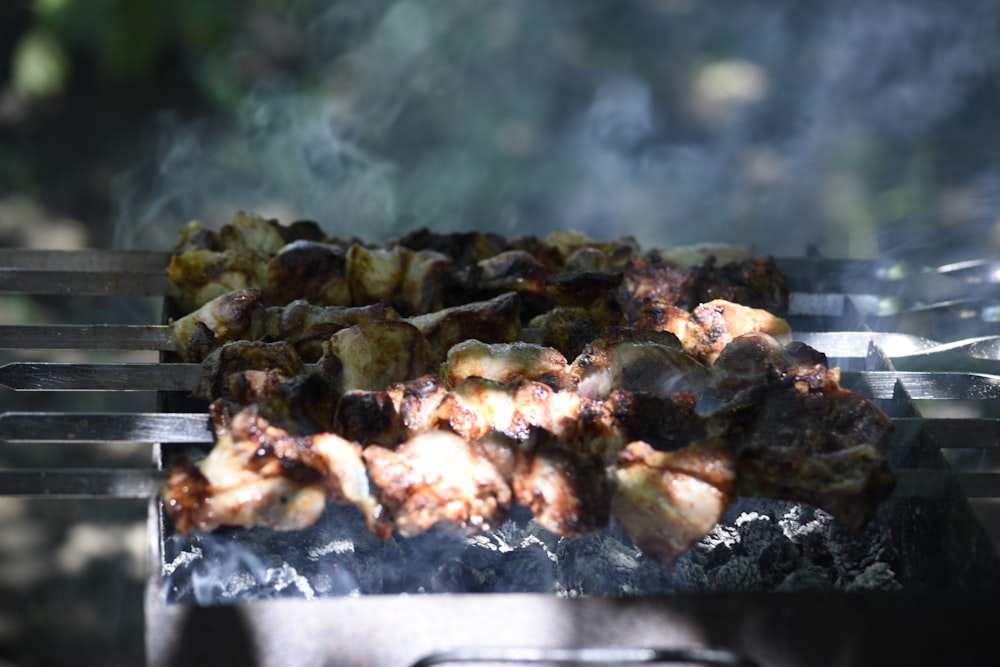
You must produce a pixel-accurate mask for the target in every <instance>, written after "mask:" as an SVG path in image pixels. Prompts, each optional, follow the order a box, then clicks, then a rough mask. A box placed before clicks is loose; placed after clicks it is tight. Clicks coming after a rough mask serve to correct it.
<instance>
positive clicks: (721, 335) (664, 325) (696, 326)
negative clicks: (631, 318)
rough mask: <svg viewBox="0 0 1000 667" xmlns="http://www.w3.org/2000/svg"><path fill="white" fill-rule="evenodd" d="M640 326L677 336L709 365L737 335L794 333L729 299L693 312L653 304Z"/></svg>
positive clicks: (761, 312) (646, 306)
mask: <svg viewBox="0 0 1000 667" xmlns="http://www.w3.org/2000/svg"><path fill="white" fill-rule="evenodd" d="M637 326H638V327H640V328H643V329H655V330H657V331H669V332H671V333H673V334H675V335H676V336H677V338H678V339H679V340H680V342H681V345H683V346H684V350H685V352H687V353H688V354H690V355H691V356H692V357H694V358H696V359H698V360H700V361H703V362H704V363H706V364H708V365H709V366H711V365H712V364H714V363H715V360H716V359H717V358H718V357H719V355H720V354H721V353H722V350H723V349H725V347H726V346H727V345H729V343H730V342H732V340H733V339H734V338H736V337H737V336H742V335H744V334H749V333H758V332H760V333H765V334H768V335H770V336H775V337H788V336H789V334H791V327H789V326H788V322H786V321H785V320H784V319H782V318H780V317H777V316H776V315H772V314H771V313H769V312H768V311H766V310H763V309H761V308H750V307H749V306H741V305H740V304H737V303H732V302H730V301H726V300H725V299H716V300H714V301H709V302H707V303H703V304H700V305H698V306H697V307H696V308H694V310H692V311H691V312H688V311H686V310H683V309H681V308H678V307H677V306H671V305H669V304H666V303H663V302H662V301H649V302H647V303H646V304H644V306H643V308H642V311H641V312H640V314H639V320H638V322H637Z"/></svg>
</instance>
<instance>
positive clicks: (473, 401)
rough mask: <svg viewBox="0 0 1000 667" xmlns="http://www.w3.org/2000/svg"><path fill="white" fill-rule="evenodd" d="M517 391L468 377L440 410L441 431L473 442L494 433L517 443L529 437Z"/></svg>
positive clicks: (447, 395) (445, 398)
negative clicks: (521, 413) (516, 397)
mask: <svg viewBox="0 0 1000 667" xmlns="http://www.w3.org/2000/svg"><path fill="white" fill-rule="evenodd" d="M514 392H515V389H514V388H513V387H511V386H508V385H505V384H501V383H499V382H494V381H493V380H486V379H483V378H479V377H470V378H466V379H465V380H463V381H462V382H460V383H458V384H457V385H456V386H455V387H454V388H452V389H451V391H449V392H448V393H447V394H446V395H445V397H444V399H443V400H442V401H441V404H440V406H438V409H437V420H438V423H439V424H440V428H448V429H451V430H452V431H454V432H455V433H457V434H459V435H460V436H462V437H463V438H466V439H469V440H473V439H475V438H480V437H482V436H484V435H486V434H487V433H491V432H493V431H496V432H499V433H503V434H504V435H506V436H507V437H509V438H512V439H515V440H524V439H525V438H527V437H528V431H529V425H528V424H527V423H526V422H525V421H524V419H523V417H522V416H521V415H520V414H519V413H518V411H517V405H516V403H515V401H514Z"/></svg>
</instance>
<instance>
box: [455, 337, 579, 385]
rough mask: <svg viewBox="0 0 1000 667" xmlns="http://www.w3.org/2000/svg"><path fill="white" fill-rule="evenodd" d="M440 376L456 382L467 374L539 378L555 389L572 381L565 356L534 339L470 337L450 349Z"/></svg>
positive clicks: (498, 378) (510, 379) (503, 378)
mask: <svg viewBox="0 0 1000 667" xmlns="http://www.w3.org/2000/svg"><path fill="white" fill-rule="evenodd" d="M440 376H441V378H442V379H443V380H444V381H445V382H447V383H448V384H449V385H452V386H454V385H456V384H458V383H459V382H461V381H462V380H464V379H465V378H468V377H481V378H485V379H487V380H494V381H496V382H502V383H504V384H511V383H513V382H516V381H517V380H537V381H539V382H544V383H545V384H548V385H550V386H552V387H554V388H556V389H562V388H566V387H568V386H569V385H570V382H571V379H570V375H569V364H567V363H566V357H564V356H562V355H561V354H559V351H558V350H556V349H553V348H551V347H543V346H541V345H533V344H531V343H522V342H515V343H494V344H486V343H483V342H480V341H478V340H467V341H464V342H462V343H459V344H458V345H455V346H453V347H452V348H451V349H450V350H448V358H447V360H446V361H445V363H444V364H443V365H442V367H441V371H440Z"/></svg>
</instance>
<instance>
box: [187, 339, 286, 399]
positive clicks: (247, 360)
mask: <svg viewBox="0 0 1000 667" xmlns="http://www.w3.org/2000/svg"><path fill="white" fill-rule="evenodd" d="M202 368H203V369H204V373H203V374H202V378H201V381H200V382H199V383H198V385H197V386H196V387H195V388H194V390H193V391H192V392H191V393H192V395H193V396H194V397H195V398H199V399H201V400H204V401H207V402H211V401H213V400H215V399H217V398H224V399H227V400H235V401H238V402H241V403H244V404H248V403H250V402H253V401H252V398H253V397H254V396H257V397H260V396H263V395H265V393H266V388H265V386H264V384H262V383H266V384H268V385H271V386H273V383H274V382H275V381H278V382H283V381H287V380H288V379H290V378H292V377H294V376H296V375H299V374H301V373H303V372H305V364H303V363H302V359H301V358H300V357H299V355H298V354H296V353H295V349H294V348H293V347H292V346H291V345H290V344H289V343H288V342H286V341H277V342H274V343H263V342H259V341H247V340H239V341H232V342H229V343H226V344H225V345H223V346H222V347H220V348H219V349H217V350H215V351H214V352H212V353H211V354H210V355H208V357H206V358H205V360H204V361H203V362H202ZM246 371H257V372H266V373H267V374H268V376H270V379H267V378H265V377H263V376H260V375H253V376H250V377H245V378H243V379H242V380H239V379H235V380H234V381H233V382H232V383H231V378H233V376H238V375H240V374H242V373H244V372H246ZM244 383H246V384H244ZM234 391H235V392H236V394H235V395H233V394H232V393H231V392H234Z"/></svg>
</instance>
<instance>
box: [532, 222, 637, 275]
mask: <svg viewBox="0 0 1000 667" xmlns="http://www.w3.org/2000/svg"><path fill="white" fill-rule="evenodd" d="M545 244H546V245H549V246H552V247H553V248H555V249H556V250H557V251H558V252H559V254H560V256H561V257H562V259H563V262H564V264H569V263H571V262H573V263H580V254H581V253H588V254H589V251H595V250H596V251H597V252H599V253H600V254H602V255H603V256H604V257H605V258H607V259H606V260H605V262H606V263H605V266H604V267H602V268H600V269H599V270H601V271H608V270H611V269H612V268H613V267H615V266H621V265H623V264H624V263H625V262H626V261H628V258H630V257H632V256H633V255H637V254H638V253H639V244H638V243H637V242H636V240H635V239H634V238H632V237H630V236H629V237H625V238H620V239H611V240H610V241H596V240H594V239H592V238H590V236H588V235H587V234H585V233H583V232H580V231H575V230H571V229H557V230H556V231H554V232H552V233H550V234H549V235H548V236H546V237H545ZM567 270H572V269H567Z"/></svg>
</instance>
